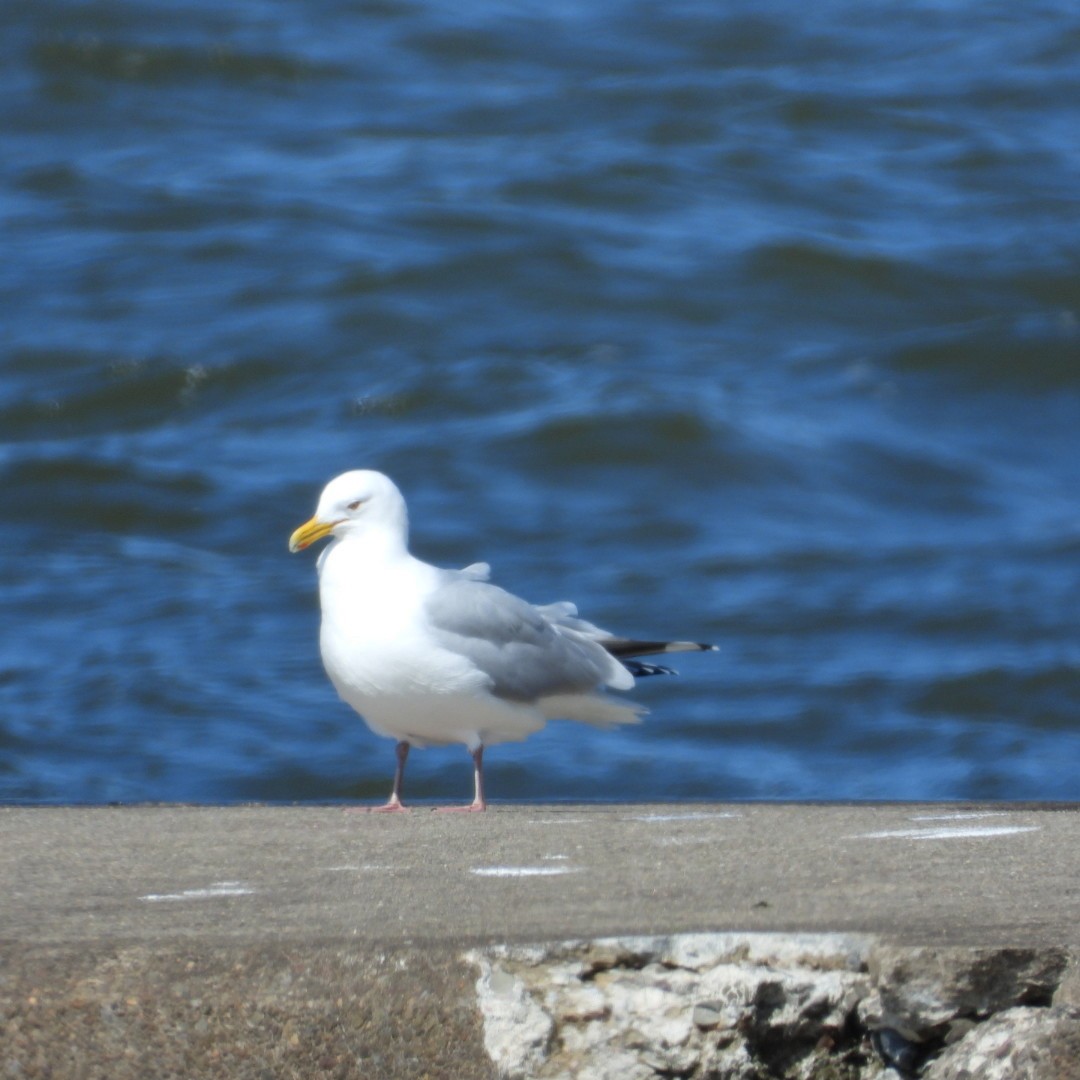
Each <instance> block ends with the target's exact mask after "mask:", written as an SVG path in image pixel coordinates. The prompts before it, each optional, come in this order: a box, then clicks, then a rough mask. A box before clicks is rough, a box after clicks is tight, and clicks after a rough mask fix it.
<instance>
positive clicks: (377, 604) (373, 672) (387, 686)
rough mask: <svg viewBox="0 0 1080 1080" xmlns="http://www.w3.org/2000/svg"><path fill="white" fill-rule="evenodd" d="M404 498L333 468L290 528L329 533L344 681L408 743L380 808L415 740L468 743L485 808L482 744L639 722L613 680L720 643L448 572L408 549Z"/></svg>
mask: <svg viewBox="0 0 1080 1080" xmlns="http://www.w3.org/2000/svg"><path fill="white" fill-rule="evenodd" d="M408 532H409V526H408V514H407V512H406V509H405V499H404V498H403V497H402V494H401V492H400V491H399V490H398V488H397V486H396V485H395V484H394V482H393V481H392V480H391V479H390V478H389V477H387V476H384V475H383V474H382V473H378V472H373V471H370V470H366V469H359V470H355V471H352V472H347V473H343V474H342V475H341V476H338V477H336V478H335V479H334V480H331V481H330V483H329V484H327V485H326V488H325V489H324V490H323V493H322V495H321V496H320V498H319V504H318V508H317V509H316V511H315V516H314V517H313V518H311V520H310V521H308V522H306V523H305V524H304V525H301V526H300V528H298V529H297V530H296V531H295V532H294V533H293V534H292V536H291V537H290V538H289V550H290V551H294V552H295V551H300V550H302V549H303V548H306V547H308V546H309V545H310V544H312V543H314V542H315V541H316V540H320V539H322V538H323V537H326V536H330V537H332V539H331V542H330V544H329V545H328V546H327V547H326V549H325V550H324V551H323V552H322V553H321V555H320V556H319V559H318V563H317V567H318V575H319V601H320V606H321V608H322V625H321V628H320V633H319V646H320V650H321V652H322V660H323V665H324V666H325V668H326V673H327V674H328V675H329V677H330V681H331V682H332V683H333V685H334V688H335V689H336V690H337V692H338V694H339V695H340V697H341V698H342V700H343V701H345V702H346V703H347V704H349V705H351V706H352V707H353V708H354V709H355V710H356V711H357V712H358V713H359V714H360V715H361V717H362V718H363V719H364V722H365V723H366V724H367V725H368V727H369V728H371V730H372V731H374V732H376V733H377V734H379V735H385V736H387V737H389V738H392V739H395V740H396V741H397V769H396V771H395V773H394V785H393V790H392V791H391V793H390V798H389V800H388V801H387V803H386V804H385V805H384V806H380V807H376V808H374V809H377V810H380V811H396V810H404V809H405V807H404V805H403V804H402V801H401V788H402V780H403V777H404V772H405V761H406V758H407V757H408V754H409V748H410V747H411V746H420V747H423V746H428V745H432V744H435V745H440V744H448V743H464V744H465V746H466V747H467V748H468V749H469V752H470V753H471V754H472V759H473V765H474V783H475V789H474V790H475V793H474V798H473V801H472V803H471V804H470V805H469V806H462V807H450V808H448V809H460V810H484V809H485V808H486V806H487V803H486V800H485V798H484V772H483V755H484V747H485V746H491V745H492V744H495V743H500V742H509V741H517V740H521V739H524V738H526V737H527V736H529V735H531V734H532V733H533V732H534V731H539V730H540V729H541V728H542V727H543V726H544V724H545V723H546V722H547V721H548V720H552V719H556V718H558V719H563V720H577V721H580V722H582V723H585V724H592V725H595V726H597V727H612V726H614V725H617V724H626V723H635V722H637V721H638V720H639V719H640V716H641V714H642V713H643V712H644V711H645V710H644V709H643V708H642V707H641V706H638V705H634V704H627V703H624V702H618V701H615V700H613V699H611V698H609V697H607V696H605V695H604V694H603V693H602V691H603V689H604V688H609V689H612V690H629V689H630V688H631V687H632V686H633V685H634V676H635V675H637V676H644V675H660V674H673V672H672V671H671V669H670V668H666V667H663V666H661V665H659V664H650V663H645V662H644V661H641V660H638V659H635V657H640V656H651V655H657V654H662V653H674V652H690V651H700V650H712V649H715V648H716V646H714V645H703V644H700V643H698V642H692V641H636V640H632V639H629V638H624V637H618V636H616V635H614V634H610V633H608V632H607V631H606V630H601V629H600V628H599V627H596V626H594V625H593V624H592V623H589V622H586V621H585V620H584V619H580V618H578V614H577V608H576V607H575V606H574V605H573V604H570V603H566V602H563V603H557V604H548V605H546V606H536V605H533V604H530V603H528V602H526V601H525V600H522V599H520V598H519V597H517V596H514V595H513V594H511V593H508V592H506V591H505V590H504V589H500V588H499V587H498V586H496V585H492V584H491V583H490V582H489V581H488V576H489V568H488V566H487V564H486V563H475V564H473V565H472V566H468V567H466V568H465V569H464V570H442V569H439V568H438V567H435V566H431V565H430V564H428V563H425V562H422V561H421V560H420V559H417V558H415V557H414V556H413V555H411V554H410V553H409V549H408Z"/></svg>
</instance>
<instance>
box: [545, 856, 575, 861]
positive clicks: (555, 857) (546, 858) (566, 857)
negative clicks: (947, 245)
mask: <svg viewBox="0 0 1080 1080" xmlns="http://www.w3.org/2000/svg"><path fill="white" fill-rule="evenodd" d="M569 858H570V856H569V855H545V856H544V859H545V860H546V861H549V862H557V861H558V860H560V859H569Z"/></svg>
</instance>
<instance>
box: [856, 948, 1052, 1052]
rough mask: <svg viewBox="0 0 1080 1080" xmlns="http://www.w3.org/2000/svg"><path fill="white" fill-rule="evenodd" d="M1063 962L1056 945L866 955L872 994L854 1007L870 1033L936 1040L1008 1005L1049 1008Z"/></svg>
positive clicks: (891, 951) (890, 950) (875, 951)
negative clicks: (962, 1022) (880, 1030)
mask: <svg viewBox="0 0 1080 1080" xmlns="http://www.w3.org/2000/svg"><path fill="white" fill-rule="evenodd" d="M1067 961H1068V956H1067V953H1066V952H1065V951H1064V950H1062V949H1058V948H1046V949H1011V948H1005V949H957V948H945V949H934V948H914V949H912V948H901V947H898V946H891V945H882V946H879V947H877V948H875V949H873V950H872V951H871V954H870V963H869V966H870V975H871V978H872V980H873V983H874V993H873V994H871V995H870V996H869V997H867V998H866V999H865V1000H864V1001H863V1002H861V1003H860V1006H859V1015H860V1018H861V1020H862V1021H863V1023H864V1024H865V1025H866V1026H867V1027H870V1028H876V1027H890V1028H895V1029H897V1030H899V1031H903V1032H906V1033H908V1034H910V1036H911V1037H913V1038H915V1039H916V1040H926V1039H935V1038H939V1037H941V1036H942V1035H943V1034H944V1033H945V1031H946V1028H947V1025H948V1024H949V1023H950V1022H951V1021H953V1020H955V1019H957V1018H961V1019H969V1020H982V1019H985V1018H986V1017H988V1016H990V1015H992V1014H993V1013H995V1012H998V1011H1000V1010H1002V1009H1006V1008H1008V1007H1010V1006H1012V1005H1028V1004H1030V1005H1039V1006H1044V1005H1049V1004H1050V1002H1051V1001H1052V999H1053V996H1054V992H1055V990H1056V989H1057V987H1058V984H1059V983H1060V981H1061V977H1062V974H1063V972H1064V971H1065V968H1066V965H1067Z"/></svg>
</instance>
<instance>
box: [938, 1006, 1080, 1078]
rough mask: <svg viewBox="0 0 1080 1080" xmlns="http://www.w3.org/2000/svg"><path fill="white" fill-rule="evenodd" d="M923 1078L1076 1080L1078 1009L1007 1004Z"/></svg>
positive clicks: (1079, 1069) (1079, 1057)
mask: <svg viewBox="0 0 1080 1080" xmlns="http://www.w3.org/2000/svg"><path fill="white" fill-rule="evenodd" d="M923 1077H924V1080H1077V1077H1080V1010H1077V1009H1072V1008H1069V1007H1067V1006H1060V1005H1058V1006H1054V1007H1053V1008H1048V1009H1047V1008H1032V1007H1030V1006H1020V1007H1017V1008H1013V1009H1005V1010H1004V1011H1003V1012H999V1013H998V1014H997V1015H996V1016H994V1017H992V1018H991V1019H990V1020H988V1021H987V1022H986V1023H985V1024H979V1025H977V1026H976V1027H974V1028H973V1029H972V1030H971V1031H969V1032H968V1034H967V1035H965V1036H964V1038H963V1039H961V1040H960V1041H959V1042H957V1043H955V1044H954V1045H952V1046H950V1047H948V1048H947V1049H946V1050H945V1051H944V1052H943V1053H942V1054H941V1055H940V1057H938V1058H936V1059H935V1060H934V1061H932V1062H931V1063H930V1065H929V1066H928V1067H927V1069H926V1071H925V1072H924V1073H923Z"/></svg>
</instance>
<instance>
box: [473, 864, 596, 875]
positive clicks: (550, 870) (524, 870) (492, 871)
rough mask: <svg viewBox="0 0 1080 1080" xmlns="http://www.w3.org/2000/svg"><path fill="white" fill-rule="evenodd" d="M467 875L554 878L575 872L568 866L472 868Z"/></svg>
mask: <svg viewBox="0 0 1080 1080" xmlns="http://www.w3.org/2000/svg"><path fill="white" fill-rule="evenodd" d="M469 873H470V874H475V875H476V876H477V877H554V876H555V875H556V874H573V873H576V871H575V870H574V869H573V868H572V867H569V866H474V867H472V868H471V869H470V870H469Z"/></svg>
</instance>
